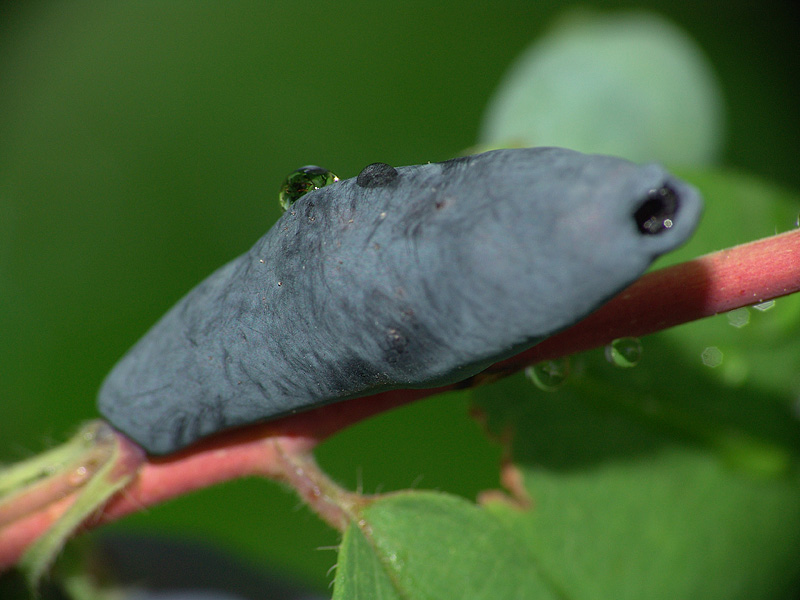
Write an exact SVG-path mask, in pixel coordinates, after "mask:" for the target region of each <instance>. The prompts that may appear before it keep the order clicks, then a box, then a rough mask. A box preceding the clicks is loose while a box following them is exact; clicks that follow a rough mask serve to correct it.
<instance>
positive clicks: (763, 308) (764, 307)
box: [753, 300, 775, 312]
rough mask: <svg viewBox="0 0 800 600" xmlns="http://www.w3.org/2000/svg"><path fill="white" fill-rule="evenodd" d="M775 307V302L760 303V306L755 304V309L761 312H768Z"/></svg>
mask: <svg viewBox="0 0 800 600" xmlns="http://www.w3.org/2000/svg"><path fill="white" fill-rule="evenodd" d="M774 307H775V300H767V301H766V302H759V303H758V304H753V308H755V309H756V310H760V311H761V312H766V311H768V310H770V309H771V308H774Z"/></svg>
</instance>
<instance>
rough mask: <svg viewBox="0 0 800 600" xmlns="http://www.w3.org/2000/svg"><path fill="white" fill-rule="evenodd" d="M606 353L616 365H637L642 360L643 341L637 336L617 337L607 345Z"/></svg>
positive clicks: (628, 366) (609, 360) (608, 359)
mask: <svg viewBox="0 0 800 600" xmlns="http://www.w3.org/2000/svg"><path fill="white" fill-rule="evenodd" d="M605 355H606V360H607V361H608V362H610V363H611V364H612V365H614V366H615V367H620V368H623V369H629V368H631V367H635V366H636V365H638V364H639V361H640V360H642V342H640V341H639V338H635V337H623V338H617V339H615V340H614V341H612V342H611V343H610V344H608V345H607V346H606V347H605Z"/></svg>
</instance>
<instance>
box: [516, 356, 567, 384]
mask: <svg viewBox="0 0 800 600" xmlns="http://www.w3.org/2000/svg"><path fill="white" fill-rule="evenodd" d="M569 371H570V365H569V358H559V359H556V360H545V361H542V362H540V363H538V364H535V365H533V366H531V367H528V368H527V369H525V376H526V377H527V378H528V379H530V380H531V381H532V382H533V384H534V385H535V386H536V387H538V388H539V389H540V390H543V391H545V392H554V391H555V390H557V389H558V388H560V387H561V386H562V385H563V384H564V382H565V381H566V380H567V377H568V376H569Z"/></svg>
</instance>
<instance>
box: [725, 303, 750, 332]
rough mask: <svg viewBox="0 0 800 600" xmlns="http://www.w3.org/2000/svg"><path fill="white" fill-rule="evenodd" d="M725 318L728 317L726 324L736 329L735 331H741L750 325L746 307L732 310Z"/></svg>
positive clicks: (748, 312)
mask: <svg viewBox="0 0 800 600" xmlns="http://www.w3.org/2000/svg"><path fill="white" fill-rule="evenodd" d="M726 316H727V317H728V323H729V324H730V325H731V326H732V327H736V329H741V328H742V327H744V326H745V325H747V324H749V323H750V310H749V309H748V308H747V307H746V306H745V307H742V308H737V309H734V310H732V311H730V312H729V313H727V315H726Z"/></svg>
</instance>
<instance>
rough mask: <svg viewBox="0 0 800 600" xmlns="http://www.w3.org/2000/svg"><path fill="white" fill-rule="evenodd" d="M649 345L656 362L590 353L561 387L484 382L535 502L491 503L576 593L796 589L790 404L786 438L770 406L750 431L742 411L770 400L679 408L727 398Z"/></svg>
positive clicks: (485, 397) (798, 492) (483, 399)
mask: <svg viewBox="0 0 800 600" xmlns="http://www.w3.org/2000/svg"><path fill="white" fill-rule="evenodd" d="M649 346H650V345H649V344H648V347H647V348H646V352H647V353H648V354H649V355H650V356H649V358H650V360H649V361H648V362H649V363H650V364H649V365H644V364H643V365H642V366H640V367H637V368H635V369H625V370H622V369H615V368H614V367H612V366H611V365H609V364H607V363H604V359H603V358H602V357H601V356H600V353H599V352H595V353H592V354H591V355H590V356H587V357H584V359H583V361H582V362H583V364H582V365H581V368H582V370H583V375H580V376H577V377H575V379H577V380H578V381H572V382H570V383H568V384H567V385H566V386H565V388H564V389H561V390H559V391H558V392H554V393H546V392H541V391H540V390H538V389H537V388H535V387H534V386H533V385H532V384H530V383H529V382H527V381H526V380H525V379H524V378H522V377H514V378H512V379H509V380H507V381H504V382H501V383H500V384H498V385H495V386H491V387H489V386H487V387H486V388H484V389H482V390H480V391H478V392H476V396H477V398H478V402H479V405H480V406H481V408H482V409H483V410H484V411H485V413H486V415H487V418H488V420H489V423H490V427H491V429H492V430H494V431H496V432H498V433H499V432H502V431H508V430H509V429H511V430H512V431H513V434H514V438H513V440H514V441H513V445H512V455H513V460H514V462H515V464H516V465H517V467H518V468H519V470H520V472H521V473H522V475H523V481H524V485H525V489H526V490H527V492H528V494H530V496H531V497H532V499H533V506H534V508H533V509H532V510H531V511H529V512H525V513H521V512H519V511H513V510H510V509H508V508H507V507H506V506H504V505H503V504H494V505H492V507H491V508H492V510H493V511H494V512H495V514H497V515H498V516H500V517H502V518H503V519H504V520H505V522H506V523H507V525H508V527H509V528H510V529H513V530H514V531H515V532H517V534H518V536H519V538H520V539H521V540H523V543H524V544H525V547H526V548H527V549H528V551H529V552H530V553H531V555H532V556H534V557H536V559H537V561H538V564H539V565H540V568H541V570H542V571H544V572H546V573H547V575H548V577H550V578H551V579H552V580H553V581H555V582H558V584H559V585H560V586H562V587H563V588H564V589H565V590H566V595H567V596H569V597H570V598H575V599H580V598H618V599H621V598H704V599H711V598H725V599H731V598H742V599H744V598H748V599H753V598H783V597H788V596H787V594H788V590H790V589H792V585H793V584H795V583H796V582H797V581H798V576H800V568H798V565H797V563H796V561H795V560H794V557H796V556H797V553H798V551H800V477H798V471H797V457H798V449H797V443H796V442H797V440H798V439H800V437H799V436H800V428H798V424H797V423H796V422H795V423H792V422H791V421H790V420H786V419H787V417H788V415H785V414H784V415H783V416H784V419H785V420H784V421H783V423H784V427H783V429H784V431H783V433H785V434H787V435H786V436H785V437H784V439H783V440H781V439H780V437H782V436H778V435H776V434H775V432H773V435H772V436H769V435H768V434H767V433H766V432H765V431H764V430H763V429H764V428H763V421H764V420H766V419H765V417H764V416H763V415H758V418H759V419H760V420H761V421H762V423H761V424H760V425H761V426H759V425H758V424H757V425H755V426H754V427H752V428H748V427H747V423H746V422H744V421H743V420H741V419H738V418H737V416H738V415H737V413H738V412H740V411H741V410H742V409H745V408H746V409H748V410H749V411H750V412H757V411H755V410H754V407H756V406H757V405H758V404H759V402H762V401H763V399H759V398H753V399H752V400H750V402H749V406H747V407H744V406H741V403H743V402H745V401H746V398H745V397H743V396H737V397H734V398H726V401H727V402H729V403H730V404H731V407H730V408H731V414H729V415H725V414H722V415H718V416H717V418H716V420H713V419H711V418H708V415H703V418H701V413H702V412H703V411H704V410H705V409H707V408H709V406H708V405H701V406H700V407H699V408H698V409H697V410H694V411H692V410H685V411H684V410H683V408H684V407H683V405H682V404H681V403H676V404H671V403H670V401H671V400H672V399H673V398H674V397H675V396H678V395H682V394H687V395H688V396H689V398H690V399H692V400H696V401H698V402H700V403H703V402H704V400H711V401H712V402H711V405H712V406H714V407H715V408H717V409H720V410H723V409H724V406H722V405H714V402H713V400H714V399H713V398H709V397H708V396H707V393H708V392H709V391H711V392H713V391H714V390H713V386H712V387H711V389H710V390H709V385H708V384H707V382H706V384H705V385H701V384H702V383H703V382H702V381H701V379H700V378H699V377H698V374H697V373H696V372H692V370H691V369H681V370H676V369H672V368H671V367H672V366H673V365H669V364H668V357H669V349H668V347H664V348H660V349H658V350H654V349H652V348H650V347H649ZM646 356H647V355H646ZM662 359H664V360H666V361H667V362H666V363H664V362H662ZM654 363H655V364H654ZM603 371H606V372H608V375H611V374H613V376H610V377H606V376H604V375H606V374H605V373H604V372H603ZM632 371H633V372H638V373H640V374H641V376H640V377H638V378H636V380H633V381H632V380H631V378H630V376H629V374H630V373H631V372H632ZM620 373H621V375H620ZM678 382H682V385H676V384H677V383H678ZM693 386H697V387H696V392H695V394H692V391H691V389H690V388H692V387H693ZM773 408H774V407H773ZM766 412H770V408H768V409H767V411H766ZM753 416H756V415H753ZM772 425H774V426H776V427H778V428H780V425H781V423H774V422H773V423H772ZM736 427H738V429H736ZM791 436H794V437H793V441H794V443H792V439H786V438H790V437H791ZM742 438H744V439H747V440H748V441H749V442H750V444H749V445H747V444H745V445H740V444H738V441H739V440H740V439H742ZM724 442H729V446H730V447H732V448H736V449H737V450H738V454H739V456H738V457H736V458H738V460H731V454H730V452H727V451H726V450H728V448H724V447H723V443H724ZM753 452H756V455H757V456H761V453H765V454H766V455H767V456H771V457H773V458H774V457H776V456H777V457H778V460H777V461H772V462H768V463H767V464H768V467H767V468H764V469H763V470H762V467H763V465H762V463H760V462H758V461H747V462H745V461H743V460H742V457H745V458H751V457H752V456H753ZM776 463H777V466H776Z"/></svg>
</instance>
